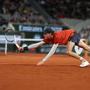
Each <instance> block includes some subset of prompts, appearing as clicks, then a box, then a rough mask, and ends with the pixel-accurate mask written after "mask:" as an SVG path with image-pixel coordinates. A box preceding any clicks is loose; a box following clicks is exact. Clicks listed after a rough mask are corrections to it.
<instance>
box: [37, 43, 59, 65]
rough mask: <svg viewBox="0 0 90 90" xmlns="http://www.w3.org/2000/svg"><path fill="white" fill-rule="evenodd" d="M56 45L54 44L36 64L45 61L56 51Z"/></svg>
mask: <svg viewBox="0 0 90 90" xmlns="http://www.w3.org/2000/svg"><path fill="white" fill-rule="evenodd" d="M57 47H58V44H54V45H53V46H52V48H51V50H50V52H49V53H48V54H47V55H46V56H45V58H43V60H41V61H40V62H39V63H38V64H37V65H41V64H43V63H44V62H45V61H47V60H48V59H49V58H50V57H51V56H52V55H53V54H54V53H55V51H56V49H57Z"/></svg>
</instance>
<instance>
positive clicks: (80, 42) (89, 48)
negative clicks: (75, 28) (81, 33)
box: [78, 39, 90, 51]
mask: <svg viewBox="0 0 90 90" xmlns="http://www.w3.org/2000/svg"><path fill="white" fill-rule="evenodd" d="M78 45H79V46H80V47H82V48H84V49H85V50H87V51H90V46H88V45H87V44H86V43H85V42H84V39H80V41H79V44H78Z"/></svg>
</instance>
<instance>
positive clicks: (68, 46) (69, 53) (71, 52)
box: [67, 41, 89, 67]
mask: <svg viewBox="0 0 90 90" xmlns="http://www.w3.org/2000/svg"><path fill="white" fill-rule="evenodd" d="M74 45H75V43H74V42H72V41H69V42H68V44H67V54H68V55H70V56H73V57H75V58H77V59H79V60H80V61H81V64H80V67H85V66H88V65H89V62H88V61H87V60H86V59H84V58H83V57H81V56H79V55H78V54H77V53H75V52H73V51H72V49H73V46H74Z"/></svg>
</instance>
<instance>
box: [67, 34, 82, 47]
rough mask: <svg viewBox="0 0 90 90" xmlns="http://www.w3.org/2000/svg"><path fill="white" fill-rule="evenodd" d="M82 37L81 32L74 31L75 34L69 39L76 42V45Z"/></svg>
mask: <svg viewBox="0 0 90 90" xmlns="http://www.w3.org/2000/svg"><path fill="white" fill-rule="evenodd" d="M80 39H81V36H80V34H79V33H74V35H73V36H72V37H71V38H70V40H69V41H72V42H74V43H75V45H78V44H79V41H80Z"/></svg>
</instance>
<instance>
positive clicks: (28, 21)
mask: <svg viewBox="0 0 90 90" xmlns="http://www.w3.org/2000/svg"><path fill="white" fill-rule="evenodd" d="M46 27H50V28H52V29H53V30H55V31H56V30H65V29H68V28H73V29H75V30H77V32H78V33H80V34H82V36H84V38H86V39H87V40H88V43H90V35H89V33H90V31H89V30H90V1H89V0H0V39H3V38H4V31H5V30H11V31H14V32H18V33H17V35H18V37H19V38H32V39H41V38H42V32H43V30H44V29H45V28H46ZM34 42H37V41H33V42H32V41H29V42H26V41H25V42H24V41H23V42H21V41H20V42H19V43H20V44H21V45H23V44H26V45H29V44H32V43H34ZM4 46H5V42H4V41H3V40H1V41H0V51H1V52H3V51H4V50H5V47H4ZM50 48H51V45H44V46H43V47H39V48H36V49H31V51H29V52H34V53H37V52H39V53H47V52H49V50H50ZM65 50H66V48H65V46H62V47H59V48H58V49H57V51H56V53H60V52H61V53H65ZM8 51H9V52H10V51H14V52H16V51H17V49H16V47H15V45H14V44H12V43H8Z"/></svg>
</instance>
